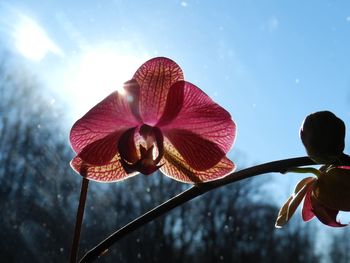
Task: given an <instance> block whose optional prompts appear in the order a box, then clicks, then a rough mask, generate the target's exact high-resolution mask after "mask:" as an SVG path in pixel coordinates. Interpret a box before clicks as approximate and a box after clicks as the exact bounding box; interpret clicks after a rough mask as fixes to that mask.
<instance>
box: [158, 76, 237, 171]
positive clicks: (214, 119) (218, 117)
mask: <svg viewBox="0 0 350 263" xmlns="http://www.w3.org/2000/svg"><path fill="white" fill-rule="evenodd" d="M181 89H182V91H181ZM172 100H174V101H178V102H181V101H182V104H181V108H180V107H179V106H176V104H175V103H173V102H171V101H172ZM157 126H158V127H160V128H161V129H162V131H163V133H164V136H165V137H167V138H168V139H169V140H170V142H171V143H172V144H173V145H174V147H175V148H176V149H177V151H178V152H179V153H180V154H181V155H182V157H183V158H184V160H185V161H186V162H187V163H188V164H189V165H191V166H192V167H193V168H194V169H195V170H207V169H209V168H210V167H213V166H214V165H215V164H217V163H218V162H219V161H220V160H221V159H222V158H223V157H224V156H225V154H226V153H227V152H228V151H229V150H230V148H231V146H232V144H233V141H234V138H235V134H236V125H235V123H234V122H233V121H232V119H231V116H230V114H229V113H228V112H227V111H226V110H224V109H223V108H222V107H220V106H219V105H218V104H216V103H215V102H213V101H212V100H211V99H210V98H209V97H208V95H207V94H205V93H204V92H203V91H202V90H200V89H199V88H197V87H196V86H195V85H193V84H191V83H189V82H185V81H180V82H178V83H176V84H175V85H173V86H172V87H171V90H170V92H169V97H168V102H167V106H166V108H165V111H164V115H163V116H162V118H161V119H160V121H159V123H158V124H157Z"/></svg>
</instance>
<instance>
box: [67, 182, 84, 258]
mask: <svg viewBox="0 0 350 263" xmlns="http://www.w3.org/2000/svg"><path fill="white" fill-rule="evenodd" d="M88 186H89V180H88V179H86V178H85V177H83V180H82V182H81V190H80V198H79V206H78V211H77V217H76V221H75V229H74V237H73V243H72V247H71V252H70V261H69V262H70V263H76V262H77V257H78V251H79V241H80V232H81V225H82V222H83V217H84V210H85V203H86V195H87V191H88Z"/></svg>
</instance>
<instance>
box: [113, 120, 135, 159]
mask: <svg viewBox="0 0 350 263" xmlns="http://www.w3.org/2000/svg"><path fill="white" fill-rule="evenodd" d="M136 129H137V127H134V128H130V129H129V130H127V131H126V132H124V134H123V135H122V136H121V138H120V140H119V143H118V151H119V154H120V157H121V159H123V160H126V161H128V162H129V163H134V162H136V161H137V160H138V159H139V156H138V154H137V149H136V145H135V140H134V136H135V131H136Z"/></svg>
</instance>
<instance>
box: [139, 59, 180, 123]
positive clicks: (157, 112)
mask: <svg viewBox="0 0 350 263" xmlns="http://www.w3.org/2000/svg"><path fill="white" fill-rule="evenodd" d="M133 79H135V80H136V81H137V82H138V83H139V85H140V87H141V89H140V91H141V93H140V114H141V117H142V119H143V121H144V123H146V124H149V125H154V124H155V123H157V122H158V120H159V118H160V117H161V116H162V114H163V111H164V107H165V103H166V99H167V96H168V92H169V89H170V87H171V86H172V85H173V84H174V83H176V82H177V81H179V80H183V73H182V70H181V68H180V67H179V66H178V65H177V64H176V63H175V62H174V61H172V60H170V59H168V58H164V57H158V58H153V59H151V60H149V61H147V62H146V63H144V64H143V65H142V66H141V67H140V68H139V69H138V70H137V71H136V73H135V75H134V77H133Z"/></svg>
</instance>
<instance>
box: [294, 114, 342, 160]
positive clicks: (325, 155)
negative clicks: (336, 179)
mask: <svg viewBox="0 0 350 263" xmlns="http://www.w3.org/2000/svg"><path fill="white" fill-rule="evenodd" d="M300 138H301V140H302V142H303V144H304V146H305V148H306V151H307V154H308V155H309V157H310V158H311V159H313V160H314V161H316V162H318V163H327V164H332V163H335V162H337V161H338V159H339V158H340V157H341V156H342V155H343V151H344V138H345V124H344V122H343V121H342V120H341V119H339V118H338V117H337V116H335V115H334V114H333V113H332V112H330V111H319V112H315V113H312V114H310V115H309V116H307V117H306V118H305V120H304V122H303V124H302V127H301V129H300Z"/></svg>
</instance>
